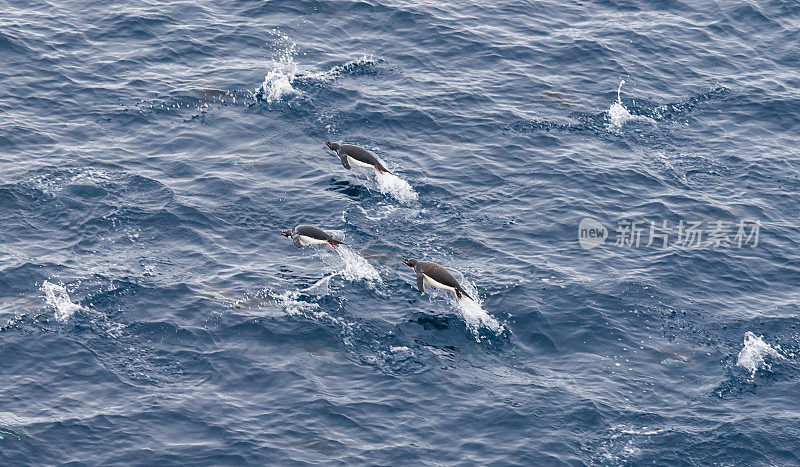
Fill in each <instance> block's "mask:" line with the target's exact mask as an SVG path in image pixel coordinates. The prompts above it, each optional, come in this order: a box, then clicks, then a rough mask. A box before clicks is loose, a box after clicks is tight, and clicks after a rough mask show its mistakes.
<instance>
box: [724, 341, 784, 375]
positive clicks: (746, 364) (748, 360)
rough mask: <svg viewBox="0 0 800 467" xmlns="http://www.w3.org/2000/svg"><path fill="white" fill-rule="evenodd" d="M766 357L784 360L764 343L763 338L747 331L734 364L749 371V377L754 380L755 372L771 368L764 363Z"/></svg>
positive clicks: (776, 351)
mask: <svg viewBox="0 0 800 467" xmlns="http://www.w3.org/2000/svg"><path fill="white" fill-rule="evenodd" d="M778 349H780V347H778ZM767 357H771V358H773V359H783V358H785V357H784V356H783V355H781V353H780V352H778V350H776V349H774V348H773V347H772V346H770V345H769V344H767V343H766V342H764V339H763V336H756V335H755V334H753V333H752V332H750V331H747V333H746V334H745V336H744V347H743V348H742V350H741V351H739V356H738V358H737V359H736V364H737V365H738V366H740V367H742V368H744V369H745V370H747V371H749V372H750V377H751V378H754V377H755V376H756V371H758V370H759V369H767V370H769V369H771V366H770V365H769V364H768V363H767V362H766V358H767Z"/></svg>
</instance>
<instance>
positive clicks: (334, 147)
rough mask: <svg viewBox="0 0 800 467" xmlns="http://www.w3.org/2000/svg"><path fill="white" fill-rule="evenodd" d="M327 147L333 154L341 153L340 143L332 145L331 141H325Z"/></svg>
mask: <svg viewBox="0 0 800 467" xmlns="http://www.w3.org/2000/svg"><path fill="white" fill-rule="evenodd" d="M325 146H328V147H329V148H330V149H331V151H333V152H338V151H339V143H331V142H330V141H325Z"/></svg>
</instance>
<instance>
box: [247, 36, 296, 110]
mask: <svg viewBox="0 0 800 467" xmlns="http://www.w3.org/2000/svg"><path fill="white" fill-rule="evenodd" d="M270 34H272V35H273V36H276V37H277V38H278V42H277V43H278V45H277V46H275V47H274V50H273V57H272V67H271V69H270V70H269V71H268V72H267V76H266V77H265V78H264V83H262V84H261V87H259V88H258V89H256V92H255V97H256V98H261V99H264V100H266V101H267V103H268V104H272V103H274V102H277V101H280V100H282V99H284V98H285V97H288V96H293V95H297V94H299V93H300V92H299V91H298V90H296V89H295V88H293V87H292V82H293V81H294V80H295V77H296V76H297V63H296V62H295V60H294V58H295V56H296V55H297V44H296V43H295V42H294V41H292V40H290V39H289V38H288V37H286V36H283V35H281V33H280V31H278V30H272V31H271V32H270Z"/></svg>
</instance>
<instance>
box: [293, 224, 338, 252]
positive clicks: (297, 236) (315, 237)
mask: <svg viewBox="0 0 800 467" xmlns="http://www.w3.org/2000/svg"><path fill="white" fill-rule="evenodd" d="M281 234H283V236H284V237H291V238H292V242H294V246H296V247H297V248H302V247H304V246H309V245H322V244H325V243H327V244H328V245H330V246H331V247H333V248H336V247H337V246H339V245H347V244H346V243H345V242H340V241H339V240H334V239H333V237H331V236H330V235H328V234H327V233H325V232H324V231H323V230H322V229H318V228H316V227H312V226H310V225H298V226H297V227H295V228H294V230H282V231H281Z"/></svg>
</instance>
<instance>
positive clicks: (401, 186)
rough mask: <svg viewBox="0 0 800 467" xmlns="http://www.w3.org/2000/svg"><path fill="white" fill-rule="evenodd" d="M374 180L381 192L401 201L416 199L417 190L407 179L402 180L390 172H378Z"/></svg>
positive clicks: (408, 201)
mask: <svg viewBox="0 0 800 467" xmlns="http://www.w3.org/2000/svg"><path fill="white" fill-rule="evenodd" d="M375 181H376V182H377V184H378V190H380V192H381V193H383V194H384V195H388V196H391V197H392V198H394V199H396V200H397V201H400V202H401V203H410V202H412V201H416V199H417V192H416V191H414V188H412V187H411V185H410V184H409V183H408V182H407V181H405V180H403V179H402V178H400V177H398V176H397V175H394V174H390V173H379V174H377V176H376V178H375Z"/></svg>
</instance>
